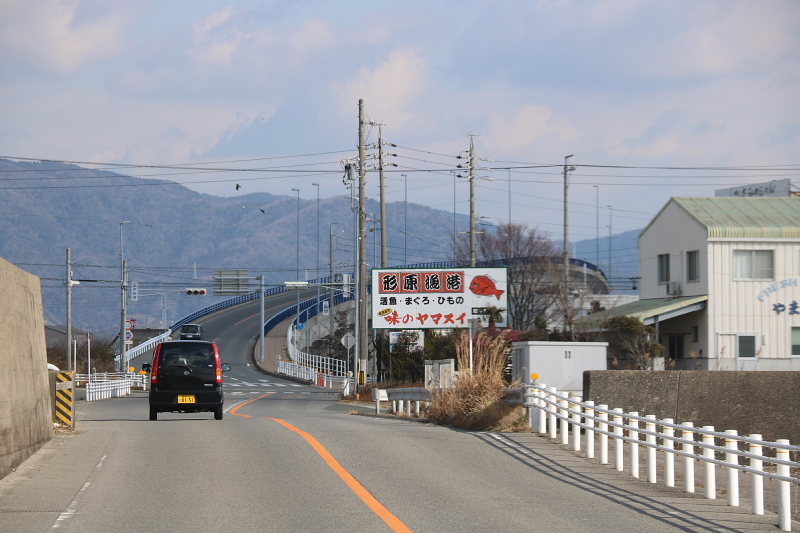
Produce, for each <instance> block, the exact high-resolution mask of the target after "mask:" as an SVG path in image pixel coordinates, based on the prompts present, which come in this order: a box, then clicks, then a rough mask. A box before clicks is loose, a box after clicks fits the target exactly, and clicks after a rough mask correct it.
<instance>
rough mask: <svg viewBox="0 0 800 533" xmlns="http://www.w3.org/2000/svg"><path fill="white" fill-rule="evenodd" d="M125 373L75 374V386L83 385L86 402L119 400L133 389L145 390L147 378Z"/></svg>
mask: <svg viewBox="0 0 800 533" xmlns="http://www.w3.org/2000/svg"><path fill="white" fill-rule="evenodd" d="M148 377H149V376H142V375H137V374H131V373H126V372H108V373H98V374H92V375H91V376H89V375H87V374H75V385H76V386H78V385H79V384H81V383H83V384H84V385H85V387H86V401H87V402H94V401H97V400H105V399H108V398H119V397H120V396H127V395H129V394H130V393H131V389H132V388H133V387H138V388H144V389H146V388H147V378H148Z"/></svg>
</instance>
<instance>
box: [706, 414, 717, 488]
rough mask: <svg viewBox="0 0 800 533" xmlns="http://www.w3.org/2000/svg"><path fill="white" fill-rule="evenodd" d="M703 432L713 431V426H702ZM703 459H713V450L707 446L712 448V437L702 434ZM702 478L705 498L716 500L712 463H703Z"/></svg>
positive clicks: (715, 480)
mask: <svg viewBox="0 0 800 533" xmlns="http://www.w3.org/2000/svg"><path fill="white" fill-rule="evenodd" d="M703 431H712V432H713V431H714V426H703ZM703 446H704V447H703V457H705V458H706V459H712V460H713V459H714V450H713V448H710V447H709V446H714V435H709V434H708V433H703ZM703 463H704V464H703V467H704V468H703V472H704V478H703V483H705V486H706V498H708V499H709V500H715V499H716V498H717V476H716V475H715V474H714V463H712V462H709V461H704V462H703Z"/></svg>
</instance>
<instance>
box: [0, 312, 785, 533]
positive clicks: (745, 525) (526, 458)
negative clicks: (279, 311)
mask: <svg viewBox="0 0 800 533" xmlns="http://www.w3.org/2000/svg"><path fill="white" fill-rule="evenodd" d="M254 310H255V313H256V316H255V322H253V320H254V319H253V312H254ZM257 313H258V306H257V304H256V307H254V308H252V306H247V305H246V306H242V307H241V308H240V309H236V310H235V311H232V312H231V313H229V314H226V316H225V317H222V316H219V315H217V316H215V317H210V318H209V319H208V320H207V321H205V323H204V328H205V329H206V333H207V334H208V338H210V339H213V340H217V342H219V344H220V348H221V351H222V353H223V360H224V361H226V362H230V363H232V364H233V370H232V371H231V372H229V373H227V374H226V375H225V379H226V383H225V389H226V405H225V411H226V412H225V417H224V419H223V420H221V421H215V420H214V419H213V415H212V414H211V413H199V414H176V413H162V414H160V415H159V420H158V421H148V420H147V418H148V406H147V397H146V394H144V393H141V392H139V393H135V394H134V395H132V396H130V397H125V398H117V399H110V400H105V401H101V402H94V403H88V404H87V403H82V404H79V409H78V412H79V416H80V422H79V424H78V432H77V433H76V434H74V435H61V436H58V437H57V438H56V439H54V441H53V442H51V443H50V444H48V445H46V446H45V448H44V449H43V450H41V451H40V452H39V453H37V454H36V455H35V456H34V457H33V458H31V459H29V460H28V461H26V463H24V464H23V465H22V466H21V467H20V468H19V469H18V470H17V472H15V473H13V474H11V475H10V476H7V477H6V478H5V479H3V480H0V531H3V532H14V533H45V532H47V533H56V532H66V533H108V532H139V531H148V532H164V533H167V532H169V533H178V532H192V533H202V532H209V533H210V532H215V533H216V532H222V531H225V532H260V531H281V532H284V531H302V532H306V531H320V532H338V531H342V532H345V531H346V532H352V531H370V532H380V531H414V532H418V533H419V532H433V531H458V532H488V531H503V532H516V531H520V532H522V531H525V532H529V531H559V532H585V531H598V532H613V533H622V532H637V533H640V532H674V531H692V532H695V531H709V532H710V531H774V530H775V525H774V524H775V517H774V515H773V516H766V517H755V516H752V515H750V514H749V513H747V509H746V508H744V509H733V508H729V507H726V506H725V504H724V502H721V501H707V500H703V499H700V498H697V497H691V496H687V495H684V494H682V493H680V492H677V491H675V492H667V491H665V490H663V489H661V488H660V487H656V486H651V485H649V484H647V483H642V482H640V481H634V480H632V479H629V478H627V477H624V476H620V475H619V474H616V473H614V472H612V471H611V470H610V469H609V468H607V467H603V466H599V465H596V464H593V463H590V462H588V461H586V460H584V459H581V458H579V457H576V456H574V455H573V454H572V453H571V452H568V451H564V450H562V449H561V448H560V447H559V446H557V445H555V444H552V443H550V442H548V441H547V440H546V439H543V438H541V437H537V436H533V435H530V434H511V435H508V434H505V435H499V434H490V433H472V432H464V431H458V430H453V429H449V428H445V427H440V426H435V425H431V424H425V423H420V422H415V421H409V420H402V419H389V418H380V417H375V416H355V415H352V414H350V412H351V410H352V409H353V408H352V407H351V406H348V405H344V404H339V403H338V402H337V399H336V396H335V393H333V392H331V391H329V390H326V389H322V388H319V387H315V386H310V385H303V384H299V383H296V382H292V381H286V380H283V379H280V378H276V377H272V376H267V375H265V374H262V373H260V372H257V371H256V370H255V369H254V368H253V367H248V366H247V365H248V364H250V363H249V357H250V356H249V355H248V354H247V353H246V346H248V345H249V343H250V342H251V340H252V337H253V336H254V334H252V331H251V332H248V331H247V330H248V328H249V327H250V324H251V323H254V324H255V327H256V331H257V324H258V319H257ZM243 347H245V351H243Z"/></svg>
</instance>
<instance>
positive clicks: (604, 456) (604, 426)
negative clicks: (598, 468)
mask: <svg viewBox="0 0 800 533" xmlns="http://www.w3.org/2000/svg"><path fill="white" fill-rule="evenodd" d="M597 407H598V409H601V411H600V415H599V416H598V418H599V419H600V424H599V427H598V428H597V429H598V430H599V431H600V464H601V465H607V464H608V405H606V404H604V403H603V404H600V405H598V406H597Z"/></svg>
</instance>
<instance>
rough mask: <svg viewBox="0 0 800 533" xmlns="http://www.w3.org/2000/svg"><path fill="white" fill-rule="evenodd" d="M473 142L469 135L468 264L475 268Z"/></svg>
mask: <svg viewBox="0 0 800 533" xmlns="http://www.w3.org/2000/svg"><path fill="white" fill-rule="evenodd" d="M475 262H476V255H475V142H474V135H472V134H470V136H469V266H471V267H473V268H475Z"/></svg>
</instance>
